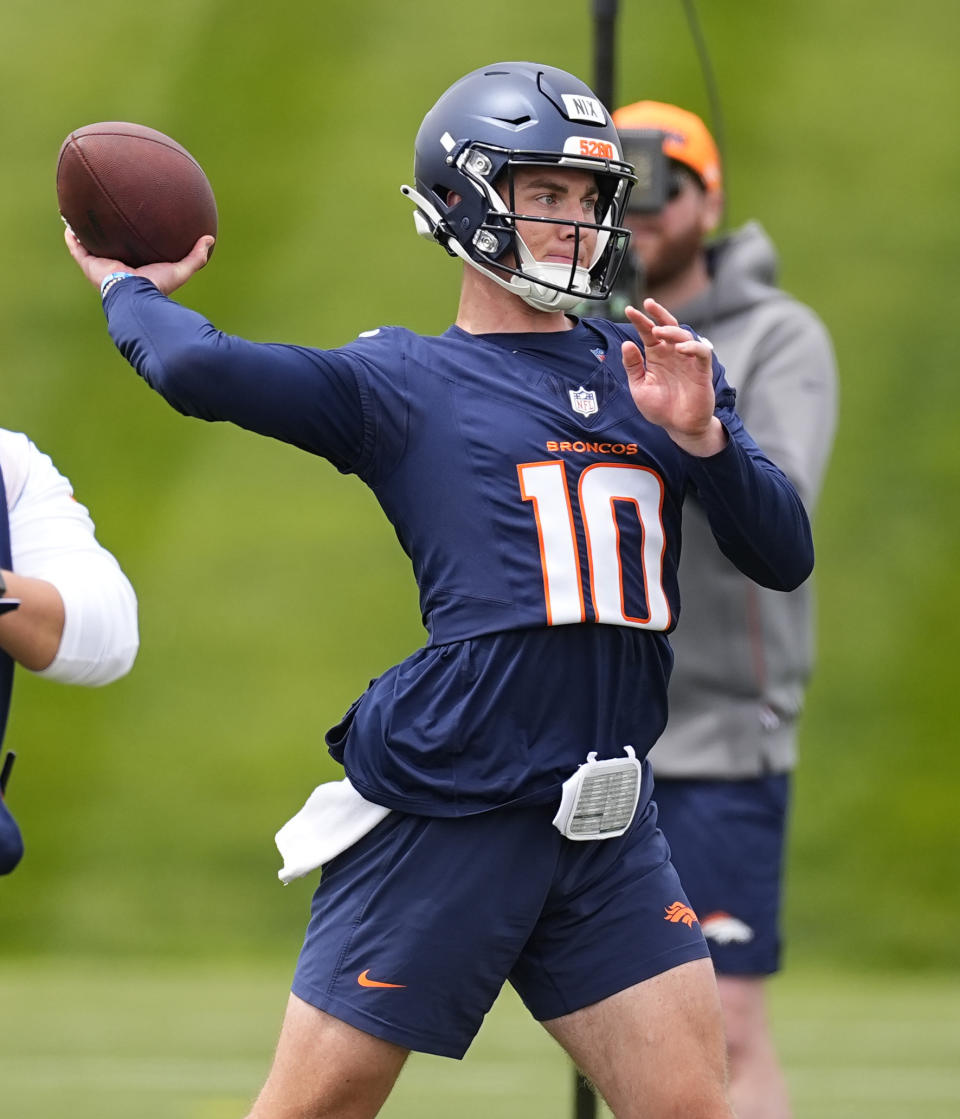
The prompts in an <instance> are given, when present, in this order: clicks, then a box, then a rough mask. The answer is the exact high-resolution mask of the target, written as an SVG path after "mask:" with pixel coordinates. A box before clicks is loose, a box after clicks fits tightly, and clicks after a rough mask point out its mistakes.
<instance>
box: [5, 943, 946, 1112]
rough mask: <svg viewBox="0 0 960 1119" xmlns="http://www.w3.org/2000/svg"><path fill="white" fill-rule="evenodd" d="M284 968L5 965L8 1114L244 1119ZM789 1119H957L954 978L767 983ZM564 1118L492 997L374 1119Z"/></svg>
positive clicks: (519, 1021) (807, 977)
mask: <svg viewBox="0 0 960 1119" xmlns="http://www.w3.org/2000/svg"><path fill="white" fill-rule="evenodd" d="M287 971H288V969H287V967H286V966H285V965H283V964H280V965H268V964H264V963H258V964H253V963H251V964H248V965H245V966H243V967H240V966H231V967H229V968H224V967H212V966H209V967H203V968H201V967H199V966H197V965H192V966H191V967H189V968H184V967H179V966H175V965H172V964H158V963H156V962H154V961H150V962H147V963H143V964H134V963H127V964H124V965H123V966H120V967H117V966H110V965H106V964H102V963H98V964H95V965H92V966H91V965H90V964H87V963H83V964H79V963H71V962H65V961H57V962H47V961H28V962H16V963H13V962H6V963H4V964H3V965H0V1007H2V1021H3V1037H2V1044H0V1085H2V1099H3V1105H2V1113H3V1115H4V1116H5V1119H50V1117H51V1116H66V1115H69V1116H70V1119H130V1117H131V1116H136V1117H137V1119H161V1117H162V1119H240V1117H241V1116H242V1115H244V1114H245V1107H246V1105H247V1103H248V1102H249V1099H250V1097H251V1096H252V1095H253V1094H254V1093H255V1092H256V1090H257V1088H258V1087H259V1085H260V1082H261V1080H262V1077H263V1075H264V1072H265V1070H266V1067H267V1063H268V1061H269V1056H270V1052H271V1050H272V1047H273V1043H274V1040H275V1035H276V1028H277V1025H278V1023H279V1019H280V1015H281V1012H282V1007H283V1004H284V1002H285V998H286V996H285V989H286V981H287ZM773 1001H774V1015H775V1020H776V1024H777V1033H778V1037H779V1041H780V1045H781V1049H782V1053H783V1055H784V1059H785V1063H786V1067H787V1074H788V1077H789V1080H790V1083H791V1087H792V1090H793V1094H794V1100H795V1107H796V1119H854V1117H860V1116H870V1117H871V1119H894V1117H896V1119H905V1117H913V1116H920V1115H922V1116H923V1117H924V1119H955V1117H956V1116H957V1115H958V1114H960V1061H958V1054H960V976H958V975H956V974H951V975H940V976H934V975H928V976H925V977H924V978H922V979H918V978H907V977H905V976H903V975H888V974H871V975H866V974H862V975H852V974H849V973H848V974H841V973H837V972H830V971H810V970H800V969H794V970H792V971H788V972H787V973H786V974H785V975H784V976H782V977H781V978H779V979H778V980H777V981H776V982H775V983H774V985H773ZM493 1111H495V1112H496V1114H497V1115H498V1119H513V1117H518V1119H520V1117H522V1119H565V1117H567V1116H569V1115H571V1114H572V1074H571V1070H570V1067H569V1066H568V1064H567V1061H566V1059H565V1057H564V1056H563V1054H562V1053H561V1052H560V1050H559V1049H558V1048H557V1047H556V1046H555V1045H554V1044H553V1042H552V1041H551V1040H550V1039H549V1038H548V1037H547V1035H546V1034H545V1033H544V1032H543V1031H542V1030H541V1029H540V1028H539V1027H538V1026H536V1025H535V1024H534V1023H533V1022H531V1021H530V1020H529V1019H528V1018H527V1016H526V1012H525V1011H524V1010H523V1008H522V1007H521V1005H520V1004H519V1001H518V1000H517V999H516V998H515V997H514V996H513V995H512V992H507V993H505V994H504V995H503V996H502V997H501V999H500V1001H499V1002H498V1004H497V1005H496V1007H495V1008H494V1010H493V1012H492V1014H491V1015H490V1017H489V1018H488V1020H487V1022H486V1023H485V1025H484V1028H483V1030H482V1031H481V1033H480V1036H479V1037H478V1039H477V1041H476V1042H475V1044H474V1046H473V1047H472V1048H471V1050H470V1052H469V1053H468V1055H467V1057H466V1059H465V1060H464V1061H463V1062H462V1063H458V1062H454V1061H449V1060H444V1059H442V1058H432V1057H423V1056H414V1057H412V1058H411V1060H410V1062H409V1063H408V1065H407V1068H406V1070H405V1072H404V1074H403V1076H402V1078H401V1080H400V1083H399V1085H398V1087H397V1089H396V1091H395V1092H394V1095H393V1097H392V1098H391V1100H390V1101H389V1103H388V1104H387V1106H386V1108H385V1109H384V1111H383V1112H382V1114H383V1115H384V1116H385V1117H387V1119H414V1117H416V1119H441V1117H442V1119H446V1117H448V1116H450V1115H452V1114H456V1116H457V1119H488V1116H489V1115H490V1114H491V1113H492V1112H493Z"/></svg>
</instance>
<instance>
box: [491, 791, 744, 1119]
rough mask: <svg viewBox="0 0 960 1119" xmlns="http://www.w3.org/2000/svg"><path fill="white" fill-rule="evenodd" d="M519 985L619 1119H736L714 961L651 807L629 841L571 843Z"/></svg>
mask: <svg viewBox="0 0 960 1119" xmlns="http://www.w3.org/2000/svg"><path fill="white" fill-rule="evenodd" d="M510 981H511V982H512V983H513V985H514V987H516V989H517V991H518V992H519V994H520V996H521V998H522V999H523V1000H524V1002H525V1003H526V1005H527V1007H528V1008H529V1009H530V1011H531V1013H532V1014H533V1015H534V1017H535V1018H536V1019H537V1020H538V1021H540V1022H542V1023H543V1024H544V1025H545V1026H546V1028H547V1029H548V1030H549V1031H550V1033H551V1034H552V1035H553V1036H554V1037H555V1038H556V1039H557V1040H558V1041H559V1042H560V1044H561V1045H562V1046H563V1047H564V1048H565V1049H566V1050H567V1051H568V1052H569V1053H570V1054H571V1056H572V1057H573V1058H574V1060H575V1062H576V1063H577V1065H578V1067H579V1068H580V1069H581V1070H582V1071H583V1072H584V1073H585V1074H586V1075H587V1077H588V1078H589V1079H591V1080H592V1081H593V1082H594V1084H595V1085H596V1086H597V1088H598V1090H599V1091H600V1092H601V1093H602V1094H603V1095H604V1097H605V1098H606V1099H607V1100H608V1102H609V1103H610V1105H611V1107H612V1108H613V1110H614V1113H615V1115H616V1116H617V1119H641V1117H642V1119H667V1117H674V1116H675V1117H677V1119H679V1117H680V1116H683V1117H684V1119H729V1116H730V1115H731V1112H730V1109H729V1106H728V1104H727V1102H726V1081H725V1060H724V1042H723V1027H722V1019H721V1012H720V998H719V995H718V993H717V985H716V980H715V978H714V973H713V967H712V965H711V963H710V953H709V949H708V948H707V945H706V942H705V941H704V939H703V934H702V933H701V931H700V926H699V923H698V922H697V918H696V914H695V913H694V912H693V910H692V909H691V908H690V906H689V904H688V903H687V898H686V896H685V894H684V892H683V888H682V886H681V885H680V881H679V878H678V877H677V872H676V870H675V869H674V867H673V866H672V865H671V863H670V859H669V851H668V848H667V843H666V840H665V839H664V837H663V834H662V833H661V832H660V830H659V829H658V827H657V822H656V807H655V806H654V805H653V804H647V805H646V807H645V808H643V809H641V810H640V811H639V813H638V815H637V819H636V820H635V821H634V823H633V825H632V826H631V828H630V830H629V831H628V832H627V833H626V834H625V835H623V836H621V837H620V838H617V839H605V840H598V841H593V842H571V841H570V840H566V839H565V840H563V841H562V846H561V848H560V851H559V853H558V859H557V866H556V870H555V872H554V876H553V881H552V884H551V889H550V892H549V894H548V895H547V897H546V898H545V899H544V904H543V907H542V910H541V914H540V917H539V919H538V921H537V925H536V928H535V929H534V931H533V933H532V934H531V936H530V937H529V938H528V940H527V942H526V944H525V945H524V949H523V952H522V954H521V955H520V957H519V958H518V959H517V962H516V964H515V965H514V967H513V969H512V971H511V973H510Z"/></svg>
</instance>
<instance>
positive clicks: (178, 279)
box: [63, 227, 214, 295]
mask: <svg viewBox="0 0 960 1119" xmlns="http://www.w3.org/2000/svg"><path fill="white" fill-rule="evenodd" d="M63 235H64V240H65V241H66V242H67V248H68V249H69V250H70V255H71V256H72V257H73V259H74V260H75V261H76V262H77V264H79V265H80V267H81V269H82V270H83V274H84V275H85V276H86V277H87V279H88V280H89V281H90V283H92V284H93V286H94V287H97V288H98V287H100V285H101V283H103V281H104V279H106V277H107V276H109V275H110V274H111V273H113V272H128V273H129V274H130V275H132V276H143V277H144V278H145V279H147V280H150V282H151V283H153V284H155V285H156V286H157V287H158V288H159V289H160V290H161V291H162V292H163V294H164V295H169V294H170V293H171V292H172V291H176V290H177V288H179V287H183V285H184V284H185V283H186V282H187V280H189V279H190V277H191V276H192V275H193V274H194V273H195V272H199V271H200V269H201V268H202V267H203V266H204V265H205V264H206V263H207V261H208V260H209V259H210V254H211V253H212V252H213V241H214V239H213V237H211V236H209V235H204V236H203V237H200V238H198V240H197V243H196V244H195V245H194V246H193V248H192V249H191V250H190V252H189V253H188V254H187V255H186V256H185V257H184V258H183V260H178V261H176V262H171V263H170V264H145V265H143V267H141V268H130V267H128V266H127V265H126V264H125V263H124V262H123V261H122V260H110V259H108V258H107V257H103V256H93V255H92V254H91V253H88V252H87V250H86V249H85V248H84V247H83V245H81V244H80V242H79V241H78V240H77V237H76V235H75V234H74V232H73V230H72V229H70V228H69V227H68V228H67V229H65V230H64V234H63Z"/></svg>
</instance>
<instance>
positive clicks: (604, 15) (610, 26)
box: [573, 0, 618, 1119]
mask: <svg viewBox="0 0 960 1119" xmlns="http://www.w3.org/2000/svg"><path fill="white" fill-rule="evenodd" d="M617 3H618V0H593V92H594V93H595V94H596V95H597V97H599V98H600V100H601V101H602V102H603V104H604V105H605V106H606V107H607V111H608V112H612V111H613V109H614V102H613V94H614V88H615V87H614V79H615V77H616V74H615V64H616V57H615V55H616V51H615V46H616V38H617V37H616V24H617ZM596 1117H597V1095H596V1092H594V1090H593V1085H592V1084H590V1083H589V1082H588V1081H587V1080H585V1079H584V1077H583V1076H581V1074H580V1070H579V1069H577V1068H574V1070H573V1119H596Z"/></svg>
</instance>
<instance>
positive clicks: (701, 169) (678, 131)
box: [612, 101, 723, 191]
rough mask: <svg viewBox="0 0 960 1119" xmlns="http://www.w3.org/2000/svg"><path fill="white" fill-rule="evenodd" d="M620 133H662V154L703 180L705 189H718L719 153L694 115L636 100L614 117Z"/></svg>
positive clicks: (671, 107) (674, 106) (672, 107)
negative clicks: (653, 131) (687, 168)
mask: <svg viewBox="0 0 960 1119" xmlns="http://www.w3.org/2000/svg"><path fill="white" fill-rule="evenodd" d="M612 115H613V123H614V124H615V125H616V126H617V130H618V131H619V132H620V133H621V134H625V135H627V136H628V135H629V134H630V133H631V132H647V131H651V130H656V131H657V132H662V133H664V137H663V153H664V155H665V156H667V158H668V159H675V160H677V162H678V163H683V164H685V165H686V166H687V167H689V168H690V169H691V170H693V171H696V173H697V174H698V175H699V176H700V178H701V179H702V180H703V183H704V186H706V188H707V190H710V191H714V190H719V189H720V187H721V185H722V182H723V175H722V172H721V169H720V153H719V152H718V151H717V145H716V144H715V143H714V142H713V137H712V136H711V135H710V132H709V131H708V129H707V126H706V125H705V124H704V123H703V121H702V120H701V119H700V118H699V117H698V116H697V114H696V113H691V112H688V111H687V110H686V109H681V108H679V107H678V106H677V105H667V104H665V103H664V102H662V101H635V102H634V103H633V104H632V105H624V106H623V108H620V109H617V110H616V111H615V112H614V113H613V114H612Z"/></svg>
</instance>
